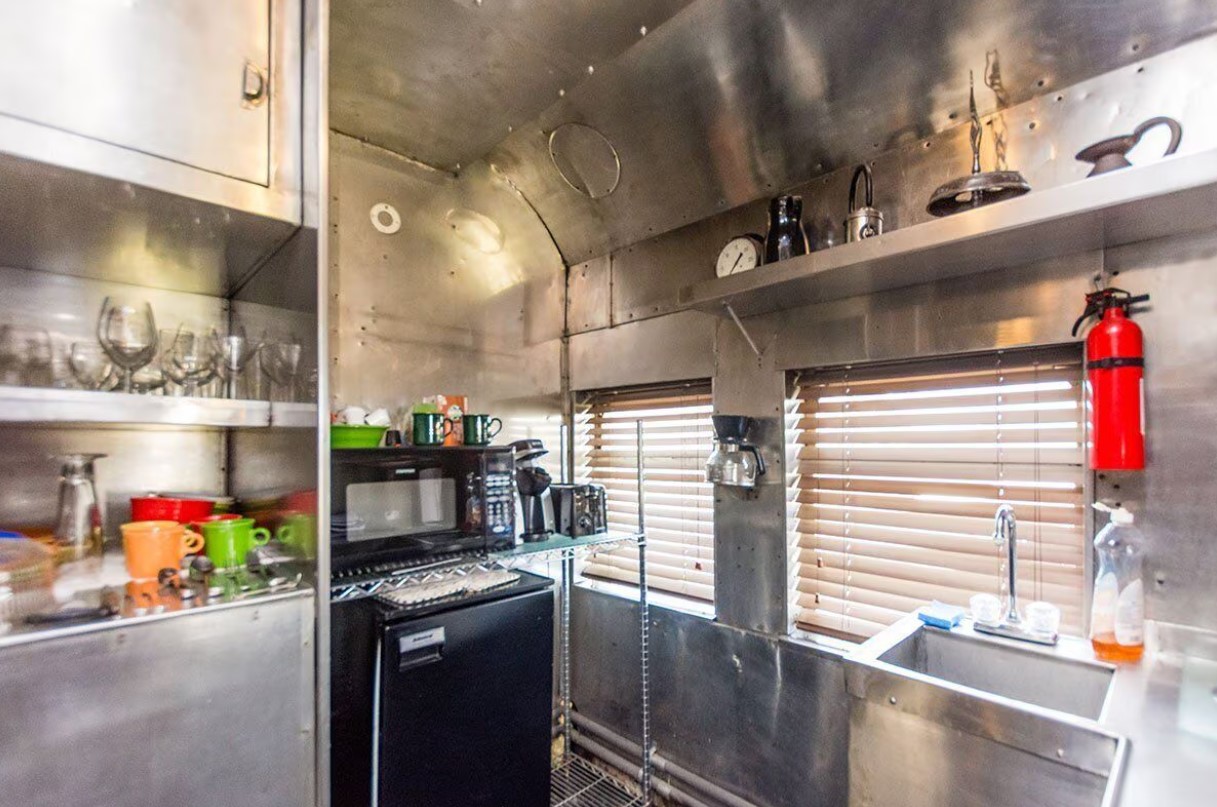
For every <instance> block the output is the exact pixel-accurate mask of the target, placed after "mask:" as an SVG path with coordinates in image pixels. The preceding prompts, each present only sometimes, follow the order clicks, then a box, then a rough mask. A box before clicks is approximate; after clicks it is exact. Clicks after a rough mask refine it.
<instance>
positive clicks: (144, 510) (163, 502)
mask: <svg viewBox="0 0 1217 807" xmlns="http://www.w3.org/2000/svg"><path fill="white" fill-rule="evenodd" d="M214 510H215V502H214V501H212V500H211V499H190V498H184V497H175V496H132V497H131V520H132V521H176V522H178V523H180V524H191V523H196V522H199V521H202V520H204V519H205V518H207V516H210V515H211V514H212V512H213V511H214Z"/></svg>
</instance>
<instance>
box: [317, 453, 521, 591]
mask: <svg viewBox="0 0 1217 807" xmlns="http://www.w3.org/2000/svg"><path fill="white" fill-rule="evenodd" d="M514 479H515V458H514V455H513V453H512V450H511V447H510V446H483V447H474V446H468V447H465V446H436V447H427V448H423V447H406V448H370V449H360V448H351V449H335V450H334V451H333V452H331V460H330V512H331V513H332V516H331V522H330V549H331V558H332V565H333V568H334V570H335V571H343V570H349V569H352V568H356V567H369V566H379V565H382V564H386V563H395V562H403V563H413V562H418V561H425V560H426V559H427V558H428V557H432V556H436V555H448V554H452V553H460V554H468V555H477V554H484V553H485V552H488V551H494V550H497V549H505V548H509V547H511V546H512V545H513V544H514V543H515V484H514Z"/></svg>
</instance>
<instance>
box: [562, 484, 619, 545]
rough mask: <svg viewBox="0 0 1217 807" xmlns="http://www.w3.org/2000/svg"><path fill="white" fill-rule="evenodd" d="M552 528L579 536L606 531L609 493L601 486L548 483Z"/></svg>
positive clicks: (574, 536)
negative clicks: (549, 484) (553, 526)
mask: <svg viewBox="0 0 1217 807" xmlns="http://www.w3.org/2000/svg"><path fill="white" fill-rule="evenodd" d="M549 489H550V495H551V496H552V497H553V502H554V522H555V528H556V529H557V531H558V532H559V533H560V534H562V535H569V536H570V537H572V538H580V537H582V536H584V535H596V534H598V533H602V532H607V531H608V495H607V493H606V492H605V489H604V485H595V484H590V485H558V484H555V485H551V486H550V488H549Z"/></svg>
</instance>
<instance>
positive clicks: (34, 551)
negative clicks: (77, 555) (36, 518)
mask: <svg viewBox="0 0 1217 807" xmlns="http://www.w3.org/2000/svg"><path fill="white" fill-rule="evenodd" d="M5 535H6V537H3V538H0V625H3V624H4V623H5V622H15V621H18V620H21V619H24V618H25V617H27V616H28V615H30V614H34V613H39V612H42V611H45V610H47V609H49V608H53V607H54V605H55V595H54V593H53V587H54V584H55V555H54V553H53V552H52V551H51V550H50V549H49V548H48V547H46V546H44V545H43V544H40V543H38V542H37V541H31V540H30V539H29V538H25V537H24V536H21V535H20V534H18V533H6V534H5ZM10 535H11V536H12V537H7V536H10Z"/></svg>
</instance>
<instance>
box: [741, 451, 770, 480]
mask: <svg viewBox="0 0 1217 807" xmlns="http://www.w3.org/2000/svg"><path fill="white" fill-rule="evenodd" d="M740 448H742V449H744V450H745V451H748V452H750V453H751V454H752V456H753V457H756V475H757V476H764V475H765V458H764V457H762V456H761V452H760V451H759V450H757V447H756V446H750V445H741V446H740Z"/></svg>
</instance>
